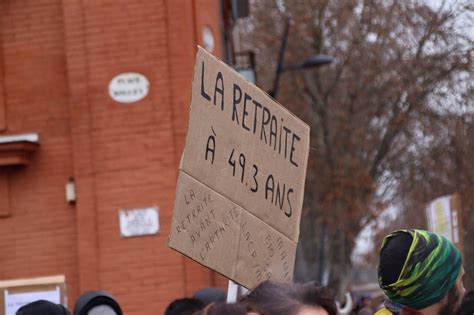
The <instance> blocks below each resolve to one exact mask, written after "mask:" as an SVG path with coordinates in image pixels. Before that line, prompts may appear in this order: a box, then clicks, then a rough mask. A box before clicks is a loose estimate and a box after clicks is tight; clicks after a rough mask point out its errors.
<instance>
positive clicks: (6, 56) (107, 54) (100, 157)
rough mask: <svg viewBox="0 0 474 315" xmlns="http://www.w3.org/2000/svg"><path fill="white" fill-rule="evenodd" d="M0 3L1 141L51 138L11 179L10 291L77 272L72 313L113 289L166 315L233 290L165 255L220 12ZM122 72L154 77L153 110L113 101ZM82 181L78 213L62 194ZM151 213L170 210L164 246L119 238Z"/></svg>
mask: <svg viewBox="0 0 474 315" xmlns="http://www.w3.org/2000/svg"><path fill="white" fill-rule="evenodd" d="M0 6H1V7H0V9H1V10H0V22H1V28H0V29H1V34H0V39H1V40H0V43H1V45H0V49H1V50H0V53H1V54H0V55H1V56H2V58H0V60H3V67H1V66H0V70H1V71H0V73H1V72H3V81H0V85H2V87H3V92H2V89H1V88H0V94H2V97H3V104H4V110H5V115H4V116H5V117H6V120H5V124H6V127H7V128H6V130H5V131H1V127H2V126H1V123H2V119H1V118H2V117H3V116H2V115H1V110H2V106H1V104H2V102H1V100H2V97H0V135H1V134H16V133H21V132H38V133H39V134H40V149H39V151H38V152H36V153H35V155H34V156H33V158H32V163H31V164H30V165H29V166H27V167H23V168H14V169H11V168H10V169H8V170H5V169H3V170H2V169H0V198H2V201H0V207H8V208H9V209H8V211H9V212H8V213H10V216H9V217H6V218H0V280H5V279H14V278H24V277H35V276H46V275H54V274H65V275H66V278H67V285H68V297H69V304H70V305H69V306H70V308H72V306H73V302H74V301H75V299H76V298H77V297H78V295H79V294H80V293H81V292H83V291H85V290H91V289H102V290H107V291H110V292H111V293H112V294H114V295H115V296H116V297H117V299H118V300H119V302H120V303H121V305H122V306H123V308H124V311H125V313H129V314H157V313H161V312H163V310H164V308H165V307H166V305H167V304H168V303H169V302H170V301H171V300H173V299H175V298H179V297H183V296H186V295H187V296H189V295H191V294H192V293H193V292H194V291H195V290H196V289H198V288H201V287H204V286H210V285H214V284H216V283H219V284H223V281H222V280H220V281H217V280H216V277H215V275H214V274H213V273H212V272H210V271H209V270H207V269H205V268H203V267H201V266H199V265H198V264H197V263H194V262H192V261H190V260H188V259H186V258H184V257H183V256H182V255H180V254H178V253H175V252H174V251H172V250H170V249H168V247H167V245H166V242H167V236H168V233H169V229H170V223H171V216H172V206H173V201H174V191H175V186H176V176H177V167H178V164H179V159H180V155H181V151H182V147H183V145H184V136H185V132H186V126H187V113H188V106H189V100H190V87H191V78H192V71H193V63H194V56H195V52H196V48H195V47H196V46H195V45H196V44H199V43H201V41H202V39H201V33H202V30H201V27H202V25H204V24H207V25H209V26H211V28H212V29H213V32H214V36H215V40H216V51H215V52H214V53H216V54H220V35H219V20H218V19H219V17H218V7H217V1H212V0H199V1H197V0H196V1H171V0H169V1H163V0H162V1H146V0H136V1H128V0H116V1H109V0H94V1H87V0H68V1H61V0H35V1H25V0H23V1H19V0H3V1H2V2H1V4H0ZM201 45H202V43H201ZM0 64H1V63H0ZM123 72H139V73H141V74H143V75H145V76H146V77H147V78H148V80H149V82H150V90H149V94H148V95H147V96H146V97H145V98H144V99H143V100H141V101H139V102H137V103H132V104H120V103H117V102H114V101H113V100H112V99H111V98H110V97H109V95H108V84H109V82H110V80H111V79H112V78H113V77H114V76H116V75H117V74H120V73H123ZM0 80H1V79H0ZM70 176H73V177H74V180H75V183H76V193H77V202H76V204H75V205H69V204H67V203H66V201H65V196H64V185H65V183H66V181H67V179H68V178H69V177H70ZM4 196H7V197H8V201H7V199H6V197H4ZM148 206H159V209H160V225H161V230H160V233H159V235H155V236H145V237H136V238H122V237H120V233H119V222H118V211H119V209H130V208H140V207H148ZM0 213H2V211H1V210H0Z"/></svg>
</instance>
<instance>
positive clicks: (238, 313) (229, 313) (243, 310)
mask: <svg viewBox="0 0 474 315" xmlns="http://www.w3.org/2000/svg"><path fill="white" fill-rule="evenodd" d="M247 312H256V313H259V314H261V315H264V314H262V313H260V312H258V311H257V310H255V309H254V308H252V307H251V306H249V305H246V304H241V303H230V304H226V303H211V304H209V305H208V306H206V307H205V308H204V309H203V310H201V311H199V312H196V313H194V314H193V315H246V314H247Z"/></svg>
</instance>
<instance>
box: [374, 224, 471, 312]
mask: <svg viewBox="0 0 474 315" xmlns="http://www.w3.org/2000/svg"><path fill="white" fill-rule="evenodd" d="M463 275H464V269H463V267H462V261H461V254H460V253H459V251H458V250H457V248H456V247H455V246H454V245H453V244H452V243H451V242H450V241H448V240H447V239H446V238H444V237H443V236H441V235H438V234H436V233H432V232H428V231H423V230H398V231H395V232H393V233H391V234H389V235H387V236H386V237H385V238H384V240H383V242H382V247H381V250H380V261H379V267H378V278H379V285H380V288H381V289H382V290H383V291H384V293H385V295H386V296H387V298H388V299H387V300H386V301H385V302H384V305H385V307H384V308H382V309H381V310H380V311H378V312H377V313H376V314H377V315H390V314H395V315H449V314H454V313H455V312H456V311H457V310H458V309H459V306H460V304H461V301H462V298H463V296H464V292H465V289H464V285H463V283H462V277H463Z"/></svg>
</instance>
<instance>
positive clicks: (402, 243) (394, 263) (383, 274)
mask: <svg viewBox="0 0 474 315" xmlns="http://www.w3.org/2000/svg"><path fill="white" fill-rule="evenodd" d="M412 242H413V237H412V236H411V235H410V233H399V234H397V235H395V236H393V237H392V238H390V239H388V241H387V244H386V245H385V247H384V248H383V250H382V251H381V252H380V262H379V268H378V273H379V279H381V280H382V283H384V284H392V283H395V282H397V280H398V277H399V276H400V273H401V272H402V268H403V265H404V264H405V260H406V257H407V255H408V251H409V250H410V246H411V243H412Z"/></svg>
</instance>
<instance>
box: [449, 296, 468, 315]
mask: <svg viewBox="0 0 474 315" xmlns="http://www.w3.org/2000/svg"><path fill="white" fill-rule="evenodd" d="M448 300H449V298H448ZM472 314H474V290H471V291H468V292H467V293H466V294H465V295H464V298H463V301H462V304H461V307H460V308H459V311H458V315H472Z"/></svg>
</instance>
